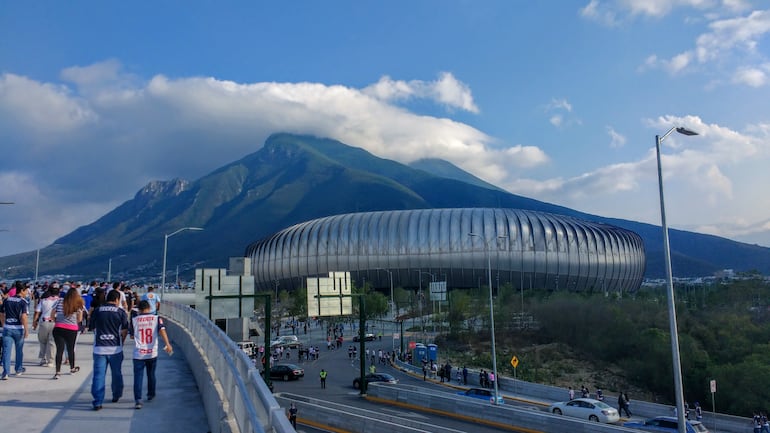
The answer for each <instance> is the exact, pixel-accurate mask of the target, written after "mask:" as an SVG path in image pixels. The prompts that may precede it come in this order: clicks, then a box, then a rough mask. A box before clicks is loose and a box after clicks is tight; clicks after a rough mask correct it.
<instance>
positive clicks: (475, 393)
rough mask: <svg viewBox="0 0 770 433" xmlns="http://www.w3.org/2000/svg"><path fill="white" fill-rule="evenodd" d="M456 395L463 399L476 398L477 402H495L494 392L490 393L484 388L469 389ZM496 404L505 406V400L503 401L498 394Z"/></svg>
mask: <svg viewBox="0 0 770 433" xmlns="http://www.w3.org/2000/svg"><path fill="white" fill-rule="evenodd" d="M457 395H462V396H464V397H471V398H478V399H479V400H484V401H488V402H490V403H492V402H494V401H495V393H494V391H490V390H488V389H485V388H471V389H469V390H467V391H459V392H458V393H457ZM497 404H505V400H503V396H501V395H499V394H498V395H497Z"/></svg>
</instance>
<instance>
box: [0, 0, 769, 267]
mask: <svg viewBox="0 0 770 433" xmlns="http://www.w3.org/2000/svg"><path fill="white" fill-rule="evenodd" d="M769 34H770V3H769V2H767V1H750V0H647V1H642V0H636V1H634V0H616V1H610V0H568V1H560V2H524V1H428V0H425V1H418V2H414V1H389V2H374V1H338V2H318V1H296V2H228V3H219V2H209V1H190V2H188V1H185V2H103V1H79V2H55V1H41V2H2V3H0V151H2V155H3V157H2V158H1V159H0V201H12V202H14V203H15V204H14V205H12V206H0V230H7V231H5V232H2V233H0V240H2V242H0V255H7V254H12V253H16V252H22V251H29V250H34V249H36V248H42V247H44V246H46V245H48V244H50V243H51V242H52V241H53V240H55V239H56V238H58V237H59V236H62V235H64V234H67V233H69V232H70V231H72V230H73V229H75V228H77V227H79V226H81V225H85V224H89V223H91V222H93V221H94V220H96V219H97V218H99V217H100V216H101V215H103V214H105V213H106V212H108V211H109V210H111V209H113V208H114V207H115V206H117V205H119V204H120V203H122V202H124V201H126V200H128V199H130V198H132V197H133V195H134V194H135V193H136V191H138V190H139V189H140V188H141V187H143V186H144V185H145V184H146V183H147V182H149V181H151V180H158V179H171V178H174V177H182V178H186V179H189V180H194V179H196V178H198V177H200V176H202V175H205V174H206V173H209V172H210V171H212V170H214V169H216V168H218V167H219V166H221V165H223V164H226V163H228V162H231V161H234V160H236V159H239V158H241V157H243V156H245V155H246V154H248V153H251V152H253V151H255V150H257V149H258V148H259V147H260V146H261V144H262V143H263V142H264V140H265V138H266V137H267V136H268V135H269V134H271V133H274V132H281V131H287V132H295V133H308V134H315V135H319V136H326V137H331V138H335V139H338V140H340V141H343V142H345V143H348V144H351V145H355V146H358V147H362V148H365V149H367V150H369V151H370V152H372V153H374V154H376V155H378V156H381V157H385V158H390V159H394V160H397V161H400V162H405V163H408V162H411V161H413V160H416V159H419V158H424V157H435V158H443V159H446V160H448V161H450V162H452V163H454V164H456V165H457V166H459V167H461V168H463V169H465V170H467V171H469V172H471V173H473V174H475V175H476V176H478V177H480V178H482V179H484V180H486V181H489V182H492V183H494V184H496V185H499V186H500V187H503V188H505V189H507V190H508V191H511V192H513V193H516V194H520V195H524V196H528V197H533V198H536V199H540V200H544V201H548V202H552V203H557V204H560V205H565V206H569V207H572V208H575V209H578V210H581V211H585V212H590V213H594V214H599V215H603V216H608V217H617V218H624V219H630V220H636V221H643V222H649V223H654V224H659V223H660V211H659V204H658V187H657V172H656V166H655V154H654V147H655V141H654V137H655V135H656V134H663V133H665V132H666V131H667V130H668V129H669V128H671V127H673V126H686V127H688V128H690V129H693V130H695V131H697V132H699V133H700V135H699V136H697V137H684V136H681V135H677V134H673V135H671V136H669V137H668V138H667V139H666V140H665V141H664V142H663V145H664V146H663V171H664V175H665V188H666V203H667V217H668V222H669V225H670V226H671V227H674V228H680V229H686V230H693V231H698V232H703V233H711V234H716V235H719V236H725V237H728V238H731V239H736V240H741V241H745V242H749V243H758V244H761V245H765V246H770V200H768V199H767V198H766V197H765V185H769V184H770V170H768V166H769V164H768V163H770V102H768V101H770V36H769Z"/></svg>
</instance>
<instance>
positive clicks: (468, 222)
mask: <svg viewBox="0 0 770 433" xmlns="http://www.w3.org/2000/svg"><path fill="white" fill-rule="evenodd" d="M246 257H249V258H250V259H251V266H252V274H253V275H254V278H255V282H256V285H257V289H258V290H263V291H264V290H274V289H276V288H277V287H280V288H281V289H282V290H284V289H287V290H293V289H296V288H300V287H304V284H303V283H304V281H305V278H306V277H313V276H325V275H328V273H329V272H331V271H349V272H350V273H351V278H352V279H353V281H354V282H355V283H356V284H357V285H362V284H364V283H366V284H368V285H371V286H372V287H374V288H378V289H385V288H390V287H391V278H392V285H393V287H404V288H416V287H418V286H423V287H427V286H428V283H429V282H431V281H446V283H447V287H448V288H469V287H480V286H482V285H483V286H486V285H487V279H488V269H489V268H491V269H492V285H493V286H495V287H499V286H503V285H505V284H511V285H512V286H513V287H514V288H517V289H518V288H523V289H525V290H527V289H534V290H570V291H599V290H601V291H604V292H605V293H606V292H621V293H622V292H626V291H635V290H637V289H638V288H639V286H640V285H641V282H642V276H643V274H644V270H645V252H644V244H643V241H642V238H641V237H640V236H639V235H637V234H636V233H634V232H631V231H628V230H625V229H622V228H619V227H615V226H611V225H608V224H602V223H596V222H590V221H585V220H581V219H577V218H573V217H568V216H563V215H555V214H550V213H544V212H536V211H528V210H519V209H490V208H463V209H414V210H400V211H379V212H363V213H350V214H343V215H334V216H329V217H324V218H319V219H315V220H311V221H307V222H303V223H300V224H296V225H294V226H292V227H289V228H286V229H284V230H281V231H279V232H277V233H275V234H273V235H271V236H269V237H267V238H264V239H262V240H259V241H257V242H254V243H252V244H250V245H249V246H248V247H247V248H246Z"/></svg>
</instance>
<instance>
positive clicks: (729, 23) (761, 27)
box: [695, 10, 770, 63]
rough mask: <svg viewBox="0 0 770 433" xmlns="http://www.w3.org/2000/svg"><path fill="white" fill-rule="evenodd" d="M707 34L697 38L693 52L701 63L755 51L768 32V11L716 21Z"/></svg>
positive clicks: (769, 16) (769, 27)
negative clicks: (737, 53) (742, 51)
mask: <svg viewBox="0 0 770 433" xmlns="http://www.w3.org/2000/svg"><path fill="white" fill-rule="evenodd" d="M709 29H710V30H711V31H710V32H708V33H704V34H702V35H700V36H698V39H697V41H696V48H695V52H696V54H697V58H698V61H699V62H701V63H704V62H708V61H712V60H715V59H718V58H720V57H721V56H723V55H724V54H725V53H726V52H730V51H732V50H734V49H736V48H737V49H741V50H745V51H748V52H754V51H755V50H756V47H757V44H758V43H759V39H760V38H761V37H762V36H764V35H765V34H767V33H768V32H770V10H766V11H753V12H751V13H750V14H749V15H748V16H745V17H735V18H728V19H722V20H716V21H713V22H711V23H710V24H709Z"/></svg>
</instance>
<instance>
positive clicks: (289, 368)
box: [270, 364, 305, 382]
mask: <svg viewBox="0 0 770 433" xmlns="http://www.w3.org/2000/svg"><path fill="white" fill-rule="evenodd" d="M300 377H305V370H304V369H303V368H302V367H299V366H296V365H294V364H277V365H273V366H271V367H270V379H281V380H283V381H284V382H285V381H289V380H298V379H299V378H300Z"/></svg>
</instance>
